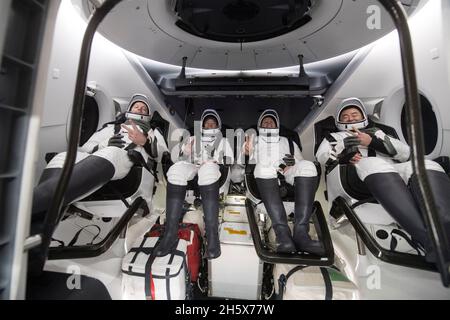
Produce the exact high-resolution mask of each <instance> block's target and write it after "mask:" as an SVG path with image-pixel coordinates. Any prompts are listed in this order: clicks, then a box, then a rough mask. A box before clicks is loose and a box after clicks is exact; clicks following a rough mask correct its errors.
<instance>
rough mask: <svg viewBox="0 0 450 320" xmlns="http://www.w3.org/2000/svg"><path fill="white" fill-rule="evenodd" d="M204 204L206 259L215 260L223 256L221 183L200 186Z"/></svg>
mask: <svg viewBox="0 0 450 320" xmlns="http://www.w3.org/2000/svg"><path fill="white" fill-rule="evenodd" d="M199 189H200V195H201V198H202V204H203V216H204V219H205V231H206V242H207V247H206V258H207V259H215V258H218V257H219V256H220V254H221V251H220V240H219V182H218V181H216V182H215V183H213V184H210V185H207V186H199Z"/></svg>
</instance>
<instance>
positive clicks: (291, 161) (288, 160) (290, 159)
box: [283, 154, 295, 167]
mask: <svg viewBox="0 0 450 320" xmlns="http://www.w3.org/2000/svg"><path fill="white" fill-rule="evenodd" d="M283 162H284V164H285V165H286V166H287V167H293V166H294V165H295V158H294V156H293V155H292V154H285V155H284V158H283Z"/></svg>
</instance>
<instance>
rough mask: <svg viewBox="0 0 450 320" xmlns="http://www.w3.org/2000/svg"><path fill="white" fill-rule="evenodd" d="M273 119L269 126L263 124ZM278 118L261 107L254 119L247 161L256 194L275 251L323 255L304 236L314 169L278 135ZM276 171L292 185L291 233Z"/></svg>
mask: <svg viewBox="0 0 450 320" xmlns="http://www.w3.org/2000/svg"><path fill="white" fill-rule="evenodd" d="M267 118H271V119H272V120H273V122H272V124H271V125H270V127H268V126H266V125H265V124H264V122H265V121H267ZM279 131H280V119H279V117H278V113H277V112H276V111H275V110H272V109H268V110H265V111H264V112H263V113H262V114H261V116H260V118H259V120H258V133H259V136H258V137H257V138H255V139H254V143H253V147H252V151H251V152H250V153H251V154H250V161H252V160H253V161H256V166H255V172H254V175H255V178H256V183H257V186H258V190H259V193H260V195H261V198H262V201H263V202H264V205H265V207H266V210H267V212H268V214H269V216H270V218H271V221H272V226H273V229H274V231H275V235H276V238H277V251H278V252H296V251H306V252H309V253H315V254H319V255H321V254H323V248H322V247H321V245H320V243H319V242H318V241H313V240H311V238H310V237H309V235H308V231H309V219H310V217H311V214H312V205H313V202H314V197H315V192H316V190H317V186H318V177H317V169H316V167H315V165H314V163H312V162H311V161H307V160H304V159H303V157H302V155H301V153H300V149H299V147H298V146H297V145H296V144H295V143H293V142H292V144H291V145H290V143H289V141H288V139H287V138H285V137H280V135H279ZM278 174H281V175H284V177H285V180H286V182H287V183H289V184H290V185H293V186H295V222H294V234H293V237H292V235H291V232H290V229H289V227H288V224H287V217H286V211H285V209H284V206H283V202H282V200H281V196H280V188H279V185H278V179H277V177H278Z"/></svg>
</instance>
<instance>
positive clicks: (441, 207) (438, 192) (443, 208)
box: [410, 170, 450, 262]
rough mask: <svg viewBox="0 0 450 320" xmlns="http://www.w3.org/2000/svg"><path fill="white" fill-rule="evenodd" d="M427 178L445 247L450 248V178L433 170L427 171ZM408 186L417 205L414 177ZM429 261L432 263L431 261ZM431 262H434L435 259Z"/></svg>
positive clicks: (417, 192) (416, 186) (417, 188)
mask: <svg viewBox="0 0 450 320" xmlns="http://www.w3.org/2000/svg"><path fill="white" fill-rule="evenodd" d="M427 176H428V181H429V182H430V187H431V192H432V194H433V196H434V201H435V204H436V209H437V213H438V215H439V220H440V222H441V225H442V229H443V230H444V233H445V238H446V242H447V246H450V178H449V177H448V176H447V174H445V173H444V172H439V171H435V170H427ZM410 186H411V191H412V192H413V194H414V196H415V198H416V200H417V201H418V203H419V202H420V201H421V199H420V198H419V191H418V190H419V186H418V185H417V179H415V178H414V176H413V177H411V180H410ZM446 255H447V256H450V252H447V253H446ZM431 260H432V261H433V259H431ZM433 262H435V259H434V261H433Z"/></svg>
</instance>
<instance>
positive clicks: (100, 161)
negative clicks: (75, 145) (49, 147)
mask: <svg viewBox="0 0 450 320" xmlns="http://www.w3.org/2000/svg"><path fill="white" fill-rule="evenodd" d="M138 102H141V103H143V104H144V105H145V106H146V111H145V112H144V113H143V114H136V113H132V112H131V111H132V108H133V106H134V105H135V104H136V103H138ZM149 106H150V104H149V102H148V99H147V98H146V97H145V96H143V95H134V96H133V98H132V99H131V101H130V104H129V106H128V109H127V110H128V111H127V113H126V114H125V117H126V119H127V121H126V122H125V123H123V124H122V126H121V123H116V124H108V125H106V126H105V127H104V128H103V129H101V130H99V131H98V132H96V133H95V134H94V135H92V137H91V138H90V139H89V140H88V141H87V142H86V143H85V144H84V145H83V146H82V147H80V148H79V150H78V152H77V157H76V162H75V166H74V169H73V173H72V176H71V179H70V182H69V186H68V189H67V192H66V196H65V201H64V203H65V204H68V203H71V202H73V201H74V200H76V199H78V198H80V197H81V196H83V195H88V194H90V193H92V192H93V191H95V190H97V189H98V188H100V187H101V186H102V185H104V184H105V183H107V182H108V181H110V180H120V179H123V178H124V177H125V176H126V175H127V174H128V172H129V171H130V169H131V167H132V166H133V162H132V160H131V159H130V157H129V156H128V151H129V150H135V151H137V152H139V153H140V154H141V155H142V157H143V159H144V161H147V160H148V159H149V158H151V159H154V160H156V161H160V160H161V157H162V154H163V153H164V152H165V151H168V148H167V146H166V143H165V140H164V138H163V137H162V135H161V133H160V132H159V130H158V129H155V130H153V129H152V128H151V126H150V121H151V116H150V115H149V113H150V108H149ZM129 120H132V121H133V122H134V123H135V124H136V125H137V128H138V130H139V131H140V132H144V133H146V136H147V142H146V143H145V145H144V146H138V145H136V144H134V143H132V142H131V140H130V139H129V137H128V131H127V128H132V126H131V123H130V122H129ZM65 158H66V153H65V152H63V153H60V154H58V155H56V156H55V157H54V158H53V159H52V160H51V161H50V162H49V164H48V165H47V167H46V169H45V170H44V172H43V174H42V176H41V179H40V181H39V183H38V185H37V186H36V187H35V189H34V198H33V214H34V215H39V214H40V213H42V212H45V211H46V210H47V209H48V206H49V204H50V203H49V202H50V201H51V197H52V195H53V194H54V190H55V188H56V184H57V182H58V180H59V174H60V172H61V168H62V167H63V165H64V161H65Z"/></svg>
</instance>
